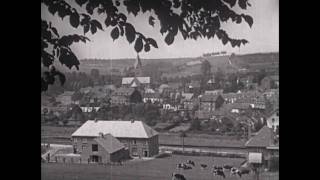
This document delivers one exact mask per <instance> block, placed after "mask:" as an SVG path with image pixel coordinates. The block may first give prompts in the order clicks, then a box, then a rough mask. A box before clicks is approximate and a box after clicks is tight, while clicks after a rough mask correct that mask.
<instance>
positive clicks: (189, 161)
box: [187, 160, 195, 166]
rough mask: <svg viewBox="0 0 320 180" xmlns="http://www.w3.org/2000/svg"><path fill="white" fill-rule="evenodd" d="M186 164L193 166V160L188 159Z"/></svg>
mask: <svg viewBox="0 0 320 180" xmlns="http://www.w3.org/2000/svg"><path fill="white" fill-rule="evenodd" d="M187 164H191V165H192V166H195V164H194V162H193V161H191V160H188V161H187Z"/></svg>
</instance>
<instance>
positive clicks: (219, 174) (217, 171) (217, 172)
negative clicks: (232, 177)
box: [213, 169, 226, 178]
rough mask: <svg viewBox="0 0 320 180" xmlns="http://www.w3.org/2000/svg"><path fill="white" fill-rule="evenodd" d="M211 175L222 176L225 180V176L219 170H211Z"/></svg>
mask: <svg viewBox="0 0 320 180" xmlns="http://www.w3.org/2000/svg"><path fill="white" fill-rule="evenodd" d="M213 175H216V176H222V177H223V178H226V175H225V174H224V172H223V170H221V169H213Z"/></svg>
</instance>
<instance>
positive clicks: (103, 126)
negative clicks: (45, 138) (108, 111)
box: [71, 120, 158, 138]
mask: <svg viewBox="0 0 320 180" xmlns="http://www.w3.org/2000/svg"><path fill="white" fill-rule="evenodd" d="M99 133H104V134H107V133H110V134H111V135H112V136H114V137H116V138H150V137H152V136H155V135H157V134H158V132H156V131H155V130H153V129H152V128H151V127H149V126H148V125H146V124H145V123H143V122H142V121H133V122H131V121H104V120H98V121H94V120H88V121H87V122H85V123H84V124H83V125H82V126H81V127H80V128H79V129H77V130H76V131H75V132H74V133H73V134H72V135H71V136H86V137H98V136H99Z"/></svg>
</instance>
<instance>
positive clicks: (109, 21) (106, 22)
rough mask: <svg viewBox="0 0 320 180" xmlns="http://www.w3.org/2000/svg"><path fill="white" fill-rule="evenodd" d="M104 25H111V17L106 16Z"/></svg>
mask: <svg viewBox="0 0 320 180" xmlns="http://www.w3.org/2000/svg"><path fill="white" fill-rule="evenodd" d="M104 24H105V25H106V27H109V26H110V24H111V17H110V16H108V17H107V18H106V20H105V21H104Z"/></svg>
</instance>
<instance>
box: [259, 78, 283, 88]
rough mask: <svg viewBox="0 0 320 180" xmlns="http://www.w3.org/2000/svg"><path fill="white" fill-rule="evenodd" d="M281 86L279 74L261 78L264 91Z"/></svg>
mask: <svg viewBox="0 0 320 180" xmlns="http://www.w3.org/2000/svg"><path fill="white" fill-rule="evenodd" d="M278 87H279V76H277V75H275V76H266V77H265V78H263V79H262V80H261V84H260V88H261V89H262V90H264V91H267V90H270V89H275V88H278Z"/></svg>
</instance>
